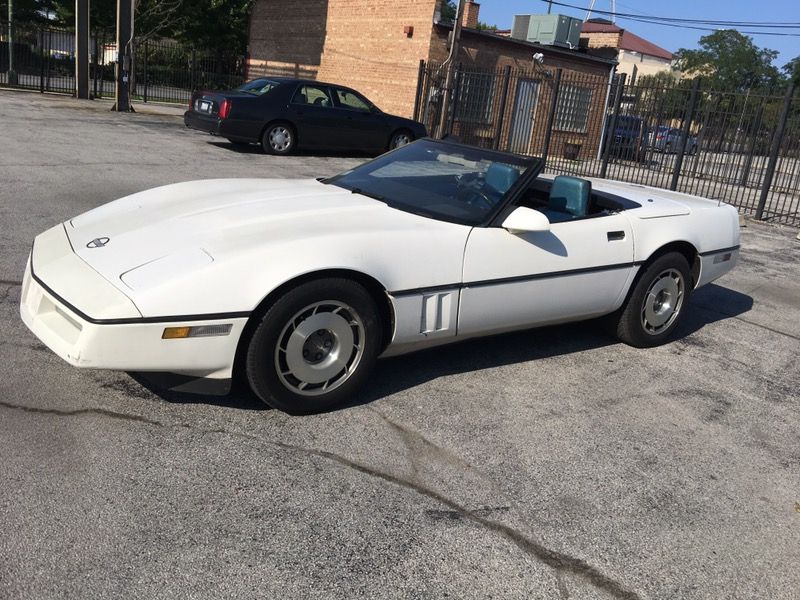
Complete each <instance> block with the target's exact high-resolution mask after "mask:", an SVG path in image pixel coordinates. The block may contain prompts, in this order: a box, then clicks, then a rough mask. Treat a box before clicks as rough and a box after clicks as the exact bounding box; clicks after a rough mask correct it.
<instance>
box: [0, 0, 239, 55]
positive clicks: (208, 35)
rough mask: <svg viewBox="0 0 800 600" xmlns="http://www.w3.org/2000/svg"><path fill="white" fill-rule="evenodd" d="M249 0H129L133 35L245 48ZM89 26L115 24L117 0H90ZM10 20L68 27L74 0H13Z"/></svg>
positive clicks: (4, 4)
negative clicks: (131, 11) (132, 18)
mask: <svg viewBox="0 0 800 600" xmlns="http://www.w3.org/2000/svg"><path fill="white" fill-rule="evenodd" d="M253 2H254V0H134V10H135V17H134V28H135V31H136V37H137V38H138V39H140V40H141V39H150V38H154V37H167V38H174V39H178V40H181V41H183V42H186V43H188V44H190V45H193V46H197V47H202V48H208V49H223V50H229V51H231V52H244V50H245V48H246V46H247V24H248V18H249V13H250V7H251V6H252V4H253ZM0 11H2V12H0V15H2V16H3V17H4V18H5V17H7V15H8V0H0ZM90 11H91V12H90V23H91V28H92V30H94V31H102V30H105V31H112V30H113V29H114V28H115V27H116V18H117V0H91V2H90ZM14 20H15V21H25V22H39V23H49V24H53V25H57V26H62V27H72V26H73V25H74V23H75V0H14Z"/></svg>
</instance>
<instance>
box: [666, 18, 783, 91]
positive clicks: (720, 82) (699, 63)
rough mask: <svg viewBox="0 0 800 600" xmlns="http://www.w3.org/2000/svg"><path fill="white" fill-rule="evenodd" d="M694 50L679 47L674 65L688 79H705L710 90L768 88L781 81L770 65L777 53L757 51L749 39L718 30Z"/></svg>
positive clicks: (775, 68)
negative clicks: (708, 83) (689, 77)
mask: <svg viewBox="0 0 800 600" xmlns="http://www.w3.org/2000/svg"><path fill="white" fill-rule="evenodd" d="M699 45H700V48H699V49H698V50H688V49H686V48H681V49H680V50H678V51H677V52H676V53H675V60H676V66H677V68H678V69H679V70H680V71H683V72H684V73H686V74H687V75H690V76H703V77H704V78H707V79H708V80H709V81H710V83H711V86H712V87H713V88H714V89H717V90H720V91H726V92H735V91H744V90H747V89H752V88H771V87H774V86H776V85H777V84H780V83H781V82H782V81H783V77H782V76H781V73H780V71H779V70H778V69H777V67H775V66H774V65H773V64H772V63H773V61H774V60H775V59H776V58H777V56H778V52H776V51H775V50H770V49H768V48H759V47H758V46H756V45H755V44H754V43H753V40H752V38H750V37H748V36H746V35H743V34H741V33H739V32H738V31H735V30H733V29H722V30H719V31H715V32H714V33H711V34H709V35H706V36H703V37H702V38H700V44H699Z"/></svg>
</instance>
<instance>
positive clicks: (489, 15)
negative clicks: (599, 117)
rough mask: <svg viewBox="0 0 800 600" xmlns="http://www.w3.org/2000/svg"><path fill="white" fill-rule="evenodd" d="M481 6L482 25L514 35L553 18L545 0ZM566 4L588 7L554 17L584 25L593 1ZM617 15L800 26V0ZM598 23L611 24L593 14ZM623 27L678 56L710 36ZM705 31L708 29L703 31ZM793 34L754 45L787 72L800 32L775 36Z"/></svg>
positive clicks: (692, 1)
mask: <svg viewBox="0 0 800 600" xmlns="http://www.w3.org/2000/svg"><path fill="white" fill-rule="evenodd" d="M477 1H478V2H479V3H480V5H481V9H480V20H481V21H483V22H484V23H488V24H490V25H497V26H498V27H499V28H500V29H510V28H511V22H512V20H513V18H514V15H517V14H536V13H546V12H547V2H545V1H542V0H477ZM556 1H558V2H562V3H564V4H572V5H574V6H581V7H584V8H583V9H582V10H575V9H572V8H566V7H563V6H555V5H553V9H552V12H554V13H560V14H565V15H570V16H573V17H578V18H580V19H584V18H585V17H586V9H588V8H589V5H590V4H591V1H590V0H556ZM616 5H617V12H626V13H631V14H643V15H651V16H658V17H680V18H687V19H711V20H721V21H747V22H753V21H761V22H764V21H770V22H791V23H800V0H669V1H667V2H665V1H664V0H660V1H653V0H624V2H620V1H619V0H618V1H617V2H616ZM595 9H600V10H605V11H610V10H611V0H596V2H595ZM592 16H593V17H602V18H608V16H607V15H603V14H593V15H592ZM617 25H619V26H620V27H622V28H624V29H627V30H628V31H631V32H632V33H635V34H636V35H638V36H640V37H643V38H645V39H646V40H648V41H651V42H653V43H654V44H656V45H658V46H661V47H662V48H665V49H666V50H669V51H670V52H675V51H676V50H678V48H697V42H698V41H699V40H700V38H701V37H702V36H704V35H707V34H709V33H711V32H710V31H698V30H693V29H687V28H684V27H667V26H663V25H654V24H649V23H641V22H636V21H626V20H625V19H623V18H617ZM702 27H707V26H706V25H702ZM740 29H742V30H745V31H746V30H753V28H749V29H745V28H744V27H742V28H740ZM771 31H779V32H782V33H793V34H795V35H794V36H792V37H789V36H772V35H753V34H748V35H750V37H752V38H753V42H754V43H755V44H756V45H757V46H759V47H762V48H765V47H766V48H770V49H772V50H777V51H779V52H780V55H779V56H778V58H777V60H776V61H775V65H776V66H778V67H781V66H783V65H784V64H786V63H787V62H789V61H790V60H791V59H792V58H794V57H795V56H800V27H798V28H797V29H781V30H771Z"/></svg>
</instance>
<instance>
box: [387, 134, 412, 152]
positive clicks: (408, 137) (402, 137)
mask: <svg viewBox="0 0 800 600" xmlns="http://www.w3.org/2000/svg"><path fill="white" fill-rule="evenodd" d="M413 141H414V136H413V135H412V133H411V132H410V131H405V130H403V131H398V132H396V133H395V134H394V135H393V136H392V139H391V140H389V150H394V149H395V148H401V147H402V146H405V145H406V144H410V143H411V142H413Z"/></svg>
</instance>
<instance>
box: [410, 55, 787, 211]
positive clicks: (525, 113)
mask: <svg viewBox="0 0 800 600" xmlns="http://www.w3.org/2000/svg"><path fill="white" fill-rule="evenodd" d="M453 68H454V77H453V82H454V83H453V89H452V96H451V101H450V107H449V108H450V109H449V111H448V114H446V115H442V104H443V102H442V100H443V95H444V93H446V90H444V89H443V87H444V81H445V75H446V67H442V66H441V65H437V64H431V63H428V64H425V63H420V71H419V79H418V85H417V95H416V103H415V109H414V115H415V118H416V119H418V120H420V121H422V122H424V123H425V125H426V127H427V128H428V131H429V132H431V133H432V134H434V135H437V136H442V135H444V134H452V135H455V136H456V137H457V138H459V139H460V140H461V141H463V142H464V143H467V144H475V145H478V146H483V147H487V148H496V149H500V150H506V151H510V152H515V153H519V154H528V155H537V156H542V157H544V158H545V159H546V165H547V166H546V168H547V170H548V171H549V172H552V173H563V174H573V175H579V176H582V177H599V178H610V179H617V180H621V181H628V182H632V183H638V184H642V185H648V186H654V187H660V188H665V189H670V190H677V191H681V192H686V193H690V194H696V195H700V196H705V197H708V198H713V199H719V200H722V201H725V202H729V203H731V204H733V205H735V206H737V207H738V208H739V209H740V210H741V212H743V213H745V214H749V215H753V216H755V217H756V218H759V219H764V220H768V221H773V222H777V223H783V224H787V225H793V226H800V98H798V97H797V95H796V94H795V93H794V87H793V86H792V87H790V88H789V89H786V90H779V91H778V93H774V94H770V93H764V92H755V91H743V92H741V93H728V92H719V91H715V90H712V89H708V88H706V87H704V85H703V82H702V81H701V80H699V79H696V80H693V81H679V82H675V83H674V84H672V85H664V84H655V83H648V82H646V81H645V83H639V84H634V85H629V84H627V83H626V81H625V76H624V75H621V76H617V77H614V78H613V79H611V80H609V79H604V78H601V77H597V76H593V75H590V74H587V73H583V72H577V71H570V70H567V69H549V68H544V67H537V68H535V69H533V70H518V69H512V68H510V67H507V68H505V69H499V70H478V69H475V68H474V67H467V66H463V65H454V66H453Z"/></svg>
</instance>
